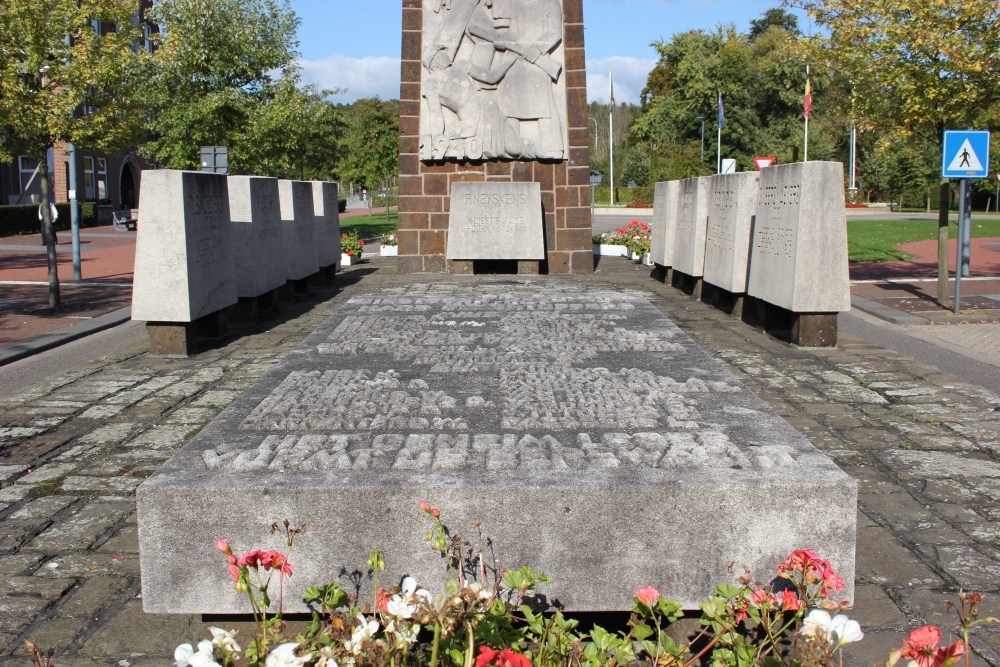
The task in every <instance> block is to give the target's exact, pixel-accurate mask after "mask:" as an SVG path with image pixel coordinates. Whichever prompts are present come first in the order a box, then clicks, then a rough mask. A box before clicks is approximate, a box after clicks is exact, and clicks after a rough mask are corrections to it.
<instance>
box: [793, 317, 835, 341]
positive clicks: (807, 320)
mask: <svg viewBox="0 0 1000 667" xmlns="http://www.w3.org/2000/svg"><path fill="white" fill-rule="evenodd" d="M792 342H793V343H794V344H796V345H800V346H802V347H836V346H837V313H795V321H794V322H793V323H792Z"/></svg>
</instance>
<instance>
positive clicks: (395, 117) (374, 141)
mask: <svg viewBox="0 0 1000 667" xmlns="http://www.w3.org/2000/svg"><path fill="white" fill-rule="evenodd" d="M344 144H345V145H344V159H343V160H342V161H341V163H340V168H339V175H340V177H341V178H342V179H345V180H349V181H353V182H354V183H360V184H364V185H367V186H368V187H369V188H377V187H379V185H380V184H382V183H388V182H389V181H390V180H391V179H393V178H395V176H396V175H397V174H398V173H399V102H398V101H397V100H390V101H388V102H383V101H382V100H380V99H378V98H369V99H362V100H358V101H357V102H355V103H354V104H353V105H351V106H350V107H349V110H348V119H347V132H346V138H345V142H344Z"/></svg>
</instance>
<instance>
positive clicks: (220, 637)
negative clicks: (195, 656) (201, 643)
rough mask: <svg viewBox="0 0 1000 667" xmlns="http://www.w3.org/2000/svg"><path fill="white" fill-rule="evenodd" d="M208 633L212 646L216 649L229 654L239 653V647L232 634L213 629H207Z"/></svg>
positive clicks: (220, 629)
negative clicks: (210, 636)
mask: <svg viewBox="0 0 1000 667" xmlns="http://www.w3.org/2000/svg"><path fill="white" fill-rule="evenodd" d="M208 631H209V632H211V633H212V644H214V645H215V646H216V647H218V648H221V649H222V650H224V651H229V652H231V653H239V652H240V650H241V649H240V645H239V644H237V643H236V638H235V636H234V635H233V633H232V632H229V631H228V630H223V629H222V628H215V627H209V628H208Z"/></svg>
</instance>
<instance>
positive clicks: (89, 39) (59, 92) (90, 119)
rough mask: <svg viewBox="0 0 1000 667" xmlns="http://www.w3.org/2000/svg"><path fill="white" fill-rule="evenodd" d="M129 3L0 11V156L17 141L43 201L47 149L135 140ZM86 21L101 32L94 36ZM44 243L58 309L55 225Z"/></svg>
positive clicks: (47, 223)
mask: <svg viewBox="0 0 1000 667" xmlns="http://www.w3.org/2000/svg"><path fill="white" fill-rule="evenodd" d="M138 11H139V6H138V1H137V0H4V5H3V11H0V142H3V143H4V148H3V149H2V150H0V153H2V154H4V155H3V156H4V157H5V158H6V159H9V157H10V153H11V151H12V149H13V142H15V141H17V142H19V144H20V145H21V146H22V150H24V151H25V152H26V153H27V154H28V155H30V156H31V157H32V158H33V159H35V160H37V161H38V164H39V183H40V187H41V196H42V201H43V202H48V201H49V197H50V193H51V185H50V174H49V170H48V160H47V154H48V150H49V149H50V148H52V147H53V146H54V145H56V144H57V143H59V142H66V143H76V144H81V145H86V146H88V147H90V148H94V149H97V150H103V151H107V152H114V151H116V150H119V149H121V148H123V147H124V146H126V145H128V144H130V143H132V142H134V141H135V139H136V137H137V136H138V133H139V130H140V124H139V122H140V119H141V118H142V117H143V113H142V111H141V106H140V104H139V101H138V99H137V96H136V95H135V91H136V90H138V88H139V65H140V62H141V61H142V60H143V59H144V58H145V54H144V53H143V52H142V50H141V49H138V48H135V45H136V44H138V43H140V40H141V37H142V34H141V32H140V31H139V29H138V27H137V25H138V24H137V22H136V21H135V18H136V17H137V16H138ZM94 21H100V22H101V23H100V24H98V25H99V26H102V27H108V26H112V25H113V26H115V27H116V29H115V30H108V29H99V30H96V31H95V29H94V23H93V22H94ZM41 212H42V217H43V224H44V227H45V230H46V232H47V233H46V236H47V244H46V245H47V248H46V250H47V254H48V267H49V306H50V307H51V308H53V309H58V308H59V307H60V306H61V303H60V296H59V276H58V273H57V271H56V249H55V226H54V224H53V221H52V219H51V215H50V213H49V207H48V206H42V207H41Z"/></svg>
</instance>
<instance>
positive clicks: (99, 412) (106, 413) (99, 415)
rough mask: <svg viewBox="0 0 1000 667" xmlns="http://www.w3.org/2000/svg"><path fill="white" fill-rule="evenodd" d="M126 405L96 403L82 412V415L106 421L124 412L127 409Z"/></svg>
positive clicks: (82, 416)
mask: <svg viewBox="0 0 1000 667" xmlns="http://www.w3.org/2000/svg"><path fill="white" fill-rule="evenodd" d="M126 407H127V406H126V405H112V404H109V403H105V404H103V405H94V406H91V407H89V408H87V409H86V410H84V411H83V412H81V413H80V417H81V418H83V419H95V420H98V421H104V420H107V419H111V418H112V417H117V416H118V415H120V414H121V413H122V412H124V411H125V408H126Z"/></svg>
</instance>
